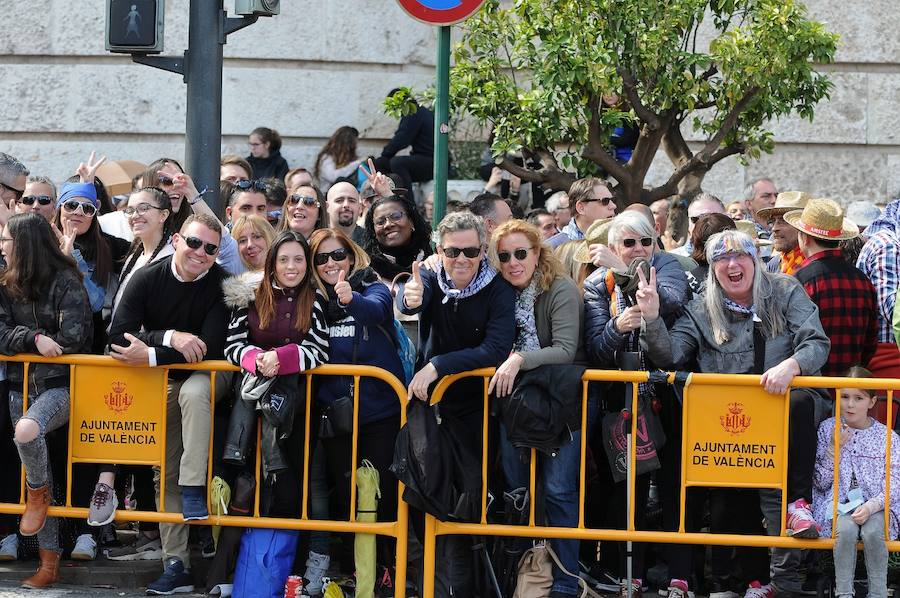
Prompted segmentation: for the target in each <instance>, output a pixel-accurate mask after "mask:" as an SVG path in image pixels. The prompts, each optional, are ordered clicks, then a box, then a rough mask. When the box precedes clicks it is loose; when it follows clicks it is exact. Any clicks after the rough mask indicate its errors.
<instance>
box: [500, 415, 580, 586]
mask: <svg viewBox="0 0 900 598" xmlns="http://www.w3.org/2000/svg"><path fill="white" fill-rule="evenodd" d="M529 452H530V451H527V450H525V449H521V450H520V449H516V448H515V447H514V446H513V445H512V443H510V442H509V440H508V439H507V437H506V428H505V427H504V426H503V425H502V424H501V425H500V455H501V460H502V463H503V474H504V475H505V476H506V485H507V487H508V488H509V489H511V490H512V489H515V488H528V480H529V473H530V472H529V466H528V456H529ZM537 455H538V459H539V462H538V470H537V471H538V474H537V475H538V478H537V482H536V486H537V484H538V483H540V484H542V488H543V498H544V516H545V519H546V524H547V525H549V526H554V527H575V526H577V525H578V473H579V465H580V457H581V432H580V431H578V432H574V433H573V434H572V439H571V440H570V441H569V442H568V443H567V444H565V445H563V446H562V447H560V449H559V451H558V452H557V454H556V456H555V457H548V456H546V455H542V454H541V453H540V452H538V453H537ZM531 500H534V497H531ZM550 545H551V546H552V547H553V550H554V551H555V552H556V555H557V556H558V557H559V562H560V563H562V565H563V567H565V568H566V569H568V570H569V572H570V573H573V574H574V575H578V540H551V543H550ZM578 590H579V587H578V580H577V579H576V578H574V577H570V576H569V575H566V574H565V573H563V572H562V571H560V570H559V569H558V568H557V566H556V564H555V563H554V565H553V587H552V588H551V591H554V592H561V593H563V594H572V595H574V594H577V593H578Z"/></svg>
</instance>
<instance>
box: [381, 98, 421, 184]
mask: <svg viewBox="0 0 900 598" xmlns="http://www.w3.org/2000/svg"><path fill="white" fill-rule="evenodd" d="M396 91H398V90H397V89H394V90H392V91H391V92H390V93H389V94H388V97H391V96H392V95H394V93H395V92H396ZM407 147H409V148H410V151H409V155H408V156H398V155H397V153H398V152H400V151H403V150H404V149H406V148H407ZM375 168H377V169H378V171H379V172H384V173H394V174H396V175H397V176H399V177H400V178H401V179H402V180H403V188H404V189H407V190H408V193H409V195H410V197H414V196H413V193H412V184H413V182H417V183H424V182H426V181H430V180H431V178H432V176H433V175H434V113H433V112H432V111H431V110H429V109H428V108H425V107H424V106H419V105H418V104H416V111H415V112H413V113H412V114H407V115H406V116H404V117H402V118H401V119H400V125H399V126H398V127H397V130H396V131H395V132H394V136H393V137H391V140H390V141H388V142H387V145H385V146H384V148H383V149H382V150H381V156H379V157H378V158H376V159H375Z"/></svg>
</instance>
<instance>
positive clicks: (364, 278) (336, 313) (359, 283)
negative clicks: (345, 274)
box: [324, 268, 378, 325]
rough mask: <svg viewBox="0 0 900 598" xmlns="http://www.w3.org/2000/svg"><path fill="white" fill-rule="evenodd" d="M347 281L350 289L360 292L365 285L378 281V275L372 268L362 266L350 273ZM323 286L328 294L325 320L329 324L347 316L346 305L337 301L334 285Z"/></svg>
mask: <svg viewBox="0 0 900 598" xmlns="http://www.w3.org/2000/svg"><path fill="white" fill-rule="evenodd" d="M347 282H349V283H350V288H351V289H353V290H354V291H356V292H357V293H362V292H363V291H364V290H365V289H366V287H368V286H370V285H371V284H372V283H375V282H378V275H377V274H375V271H374V270H373V269H372V268H363V269H362V270H357V271H356V272H354V273H353V274H351V275H350V278H349V279H348V280H347ZM324 286H325V291H326V292H327V294H328V306H327V307H326V308H325V321H326V322H328V324H329V325H331V324H334V323H335V322H340V321H341V320H343V319H344V318H346V317H347V306H346V305H341V302H340V301H338V299H337V294H336V293H335V292H334V287H333V286H332V285H330V284H326V285H324Z"/></svg>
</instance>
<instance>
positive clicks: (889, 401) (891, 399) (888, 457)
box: [884, 390, 894, 542]
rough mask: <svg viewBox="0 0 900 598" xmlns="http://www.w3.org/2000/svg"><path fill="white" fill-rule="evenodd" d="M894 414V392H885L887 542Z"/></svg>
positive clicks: (885, 515)
mask: <svg viewBox="0 0 900 598" xmlns="http://www.w3.org/2000/svg"><path fill="white" fill-rule="evenodd" d="M893 412H894V391H893V390H888V391H887V418H886V419H885V420H884V421H885V423H886V424H887V425H886V426H885V428H886V430H885V436H887V449H886V450H885V451H884V458H885V468H884V540H885V542H887V541H888V540H890V539H891V441H892V440H893V438H892V436H893V431H892V430H891V428H893V426H892V425H891V424H892V423H893V421H894V420H893V418H892V417H891V416H892V415H893Z"/></svg>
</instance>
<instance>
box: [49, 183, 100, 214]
mask: <svg viewBox="0 0 900 598" xmlns="http://www.w3.org/2000/svg"><path fill="white" fill-rule="evenodd" d="M76 197H82V198H84V199H89V200H91V203H92V204H94V207H95V208H97V207H99V204H100V202H99V201H97V189H96V188H94V183H66V184H64V185H63V186H62V190H61V191H60V192H59V199H57V200H56V207H57V208H58V207H60V206H62V205H63V204H64V203H66V202H67V201H69V200H70V199H75V198H76Z"/></svg>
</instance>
